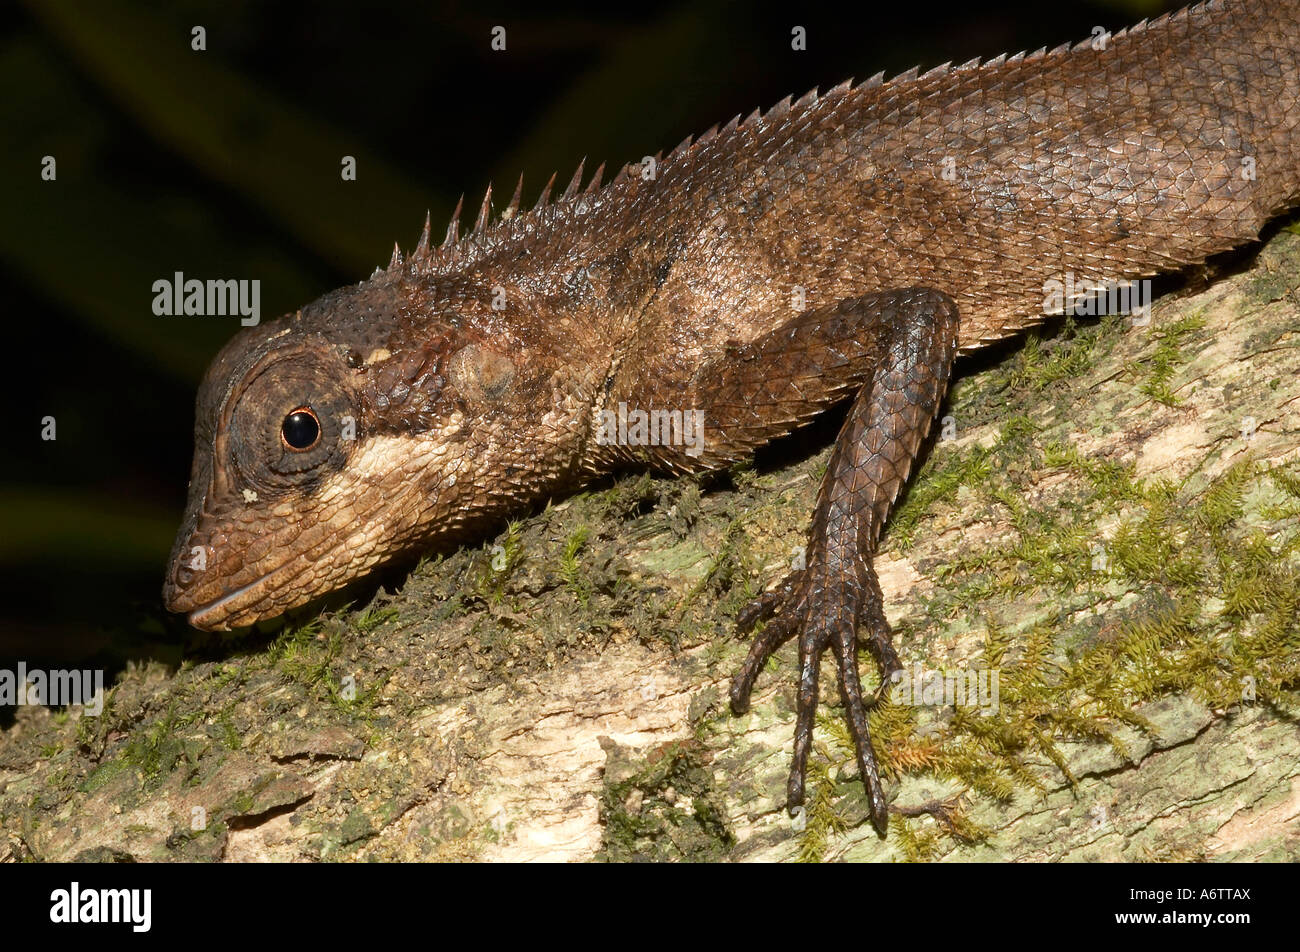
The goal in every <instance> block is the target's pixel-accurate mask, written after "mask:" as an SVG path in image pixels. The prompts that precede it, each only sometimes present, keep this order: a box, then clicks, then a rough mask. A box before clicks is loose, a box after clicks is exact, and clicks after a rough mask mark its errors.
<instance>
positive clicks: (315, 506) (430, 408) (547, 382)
mask: <svg viewBox="0 0 1300 952" xmlns="http://www.w3.org/2000/svg"><path fill="white" fill-rule="evenodd" d="M431 301H433V302H435V303H434V304H432V305H431V304H430V302H431ZM417 314H418V315H419V316H416V315H417ZM430 315H433V316H430ZM510 323H511V322H510V316H509V314H504V315H503V314H500V313H497V312H495V311H493V310H492V309H491V306H490V304H488V303H487V302H485V301H483V300H480V297H479V293H478V292H475V291H472V290H470V289H467V288H463V287H456V286H453V285H448V286H446V287H440V288H431V287H429V286H427V285H424V286H413V284H412V283H411V282H409V281H405V280H402V279H400V277H395V276H392V275H389V274H387V273H385V274H382V275H380V276H377V277H376V278H374V279H372V281H370V282H366V283H363V284H361V285H358V286H356V287H353V288H348V289H344V290H342V291H337V292H334V293H333V294H329V295H326V296H325V297H324V298H321V299H320V300H318V301H316V302H314V303H313V304H311V305H308V306H307V307H305V308H303V309H302V310H301V311H299V312H298V313H296V314H294V315H291V316H286V317H282V318H279V319H278V320H276V321H273V322H271V323H269V324H267V325H265V326H264V327H261V328H249V329H247V330H245V331H242V332H241V333H240V334H238V335H236V337H235V338H233V339H232V340H231V341H230V343H228V344H227V345H226V347H225V348H224V349H223V350H222V351H221V352H220V353H219V354H218V356H217V357H216V359H215V360H214V361H213V362H212V365H211V366H210V367H209V369H208V371H207V373H206V375H205V376H204V379H203V382H202V384H201V385H200V388H199V393H198V398H197V402H196V423H195V448H194V461H193V465H192V469H191V474H190V485H189V497H188V502H187V506H186V511H185V516H184V519H183V521H182V524H181V527H180V531H179V533H178V534H177V537H176V542H175V544H174V545H173V548H172V553H171V557H170V560H169V567H168V571H167V577H166V580H165V583H164V586H163V598H164V601H165V602H166V604H167V607H168V608H169V609H170V610H171V611H174V612H184V613H187V614H188V617H189V621H190V623H191V624H192V625H194V626H195V627H197V628H201V629H207V630H213V629H228V628H233V627H238V626H242V625H248V624H251V623H253V622H255V621H258V620H260V619H263V618H270V617H274V616H277V615H280V614H282V613H284V612H285V611H287V610H288V609H290V608H294V607H296V606H298V605H301V604H304V603H306V602H308V601H311V600H313V599H315V598H317V597H319V596H321V595H324V594H326V593H328V592H331V591H333V590H335V589H338V588H340V587H342V586H343V585H345V584H347V583H348V582H350V581H352V580H353V579H355V578H358V577H359V576H362V575H364V574H366V573H367V572H369V571H370V570H371V569H372V568H373V567H375V566H376V565H377V564H379V563H381V562H384V561H387V560H389V559H391V558H393V557H396V556H398V555H402V554H405V553H408V552H410V551H412V550H413V549H418V548H427V547H429V546H430V545H432V544H435V543H438V542H441V541H444V540H452V539H455V538H460V537H463V536H464V535H466V534H467V533H469V532H471V531H481V529H482V527H483V525H484V523H490V522H491V521H493V520H494V519H495V518H497V517H498V516H499V515H500V514H501V513H502V512H504V511H505V509H506V508H507V506H508V503H510V502H514V503H517V502H518V501H519V500H520V498H521V496H522V495H524V494H525V493H526V492H527V490H529V489H531V488H535V487H536V485H538V484H539V483H540V482H544V481H545V479H546V477H547V476H548V475H550V476H552V477H554V476H555V475H556V474H558V473H560V472H561V471H563V470H565V469H566V468H567V467H568V466H569V465H570V464H571V459H570V455H571V452H572V450H571V447H572V446H574V445H576V441H577V440H578V439H579V438H580V437H579V430H580V429H581V421H582V419H583V414H582V410H581V407H580V406H579V405H578V404H579V403H580V402H581V401H578V400H575V399H574V398H573V394H572V393H571V392H570V384H571V383H572V381H571V379H570V378H569V377H568V376H567V375H565V374H559V373H556V366H555V364H554V362H553V360H551V359H549V358H550V357H551V356H553V354H550V353H549V352H548V348H547V347H546V346H545V345H544V344H542V345H540V346H539V342H538V341H536V340H532V341H523V340H519V339H517V338H512V336H511V334H510V332H509V331H508V327H509V326H510Z"/></svg>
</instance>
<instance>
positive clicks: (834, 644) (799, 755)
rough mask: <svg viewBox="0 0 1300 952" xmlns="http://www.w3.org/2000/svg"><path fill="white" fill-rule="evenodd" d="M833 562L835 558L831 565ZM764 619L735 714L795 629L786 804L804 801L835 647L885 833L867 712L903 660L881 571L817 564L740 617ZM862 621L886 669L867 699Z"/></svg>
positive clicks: (739, 682)
mask: <svg viewBox="0 0 1300 952" xmlns="http://www.w3.org/2000/svg"><path fill="white" fill-rule="evenodd" d="M828 562H836V563H837V564H836V565H835V566H832V565H830V564H827V563H828ZM760 621H767V625H766V626H765V627H764V628H763V629H762V630H761V631H760V632H759V633H758V634H757V635H756V636H755V638H754V641H753V644H752V645H751V646H750V649H749V655H748V656H747V657H746V658H745V662H744V664H743V665H741V668H740V670H739V671H738V672H737V673H736V676H735V678H733V679H732V683H731V708H732V710H733V711H734V712H735V713H737V714H743V713H745V711H747V710H748V709H749V698H750V693H751V691H752V690H753V687H754V682H755V680H756V679H757V678H758V675H759V672H760V671H762V669H763V665H764V664H766V662H767V659H768V658H769V657H770V656H771V655H772V653H773V652H774V651H776V650H777V649H778V648H780V647H781V646H782V645H784V644H785V643H786V642H787V641H789V640H791V639H792V638H794V637H795V636H796V635H797V636H798V638H799V689H798V704H797V715H796V723H795V740H794V758H793V763H792V764H791V767H790V778H789V781H788V783H787V785H786V794H787V799H786V803H787V807H788V808H789V809H790V810H792V811H793V810H794V809H795V808H796V807H798V806H799V805H800V804H802V803H803V802H804V778H805V773H806V770H807V766H808V752H809V750H810V749H811V747H812V733H813V723H814V720H815V716H816V713H817V699H818V687H819V682H818V675H819V673H820V669H821V658H822V654H823V652H825V650H826V649H827V648H830V649H831V651H832V652H833V653H834V655H835V660H836V663H837V665H838V668H839V687H840V698H841V700H842V701H843V704H844V714H845V720H846V722H847V724H848V728H849V734H850V736H851V737H852V738H853V746H854V748H855V752H856V754H857V760H858V770H859V773H860V775H861V777H862V782H863V785H864V786H865V788H866V791H867V799H868V801H869V802H870V806H871V821H872V824H873V825H874V826H875V828H876V830H877V832H879V833H880V835H881V836H883V835H884V834H885V830H886V828H887V824H888V810H889V808H888V804H887V802H886V800H885V794H884V789H883V787H882V785H881V782H880V775H879V770H878V768H877V765H876V755H875V751H874V749H873V748H872V746H871V734H870V732H869V731H868V729H867V710H868V709H869V708H870V707H872V706H873V705H874V704H875V703H877V702H878V701H879V699H880V698H881V697H883V694H884V692H885V691H886V690H887V689H888V686H889V684H890V681H891V677H892V675H893V673H894V672H896V671H900V670H901V666H900V665H899V661H898V655H897V653H896V652H895V651H894V646H893V639H892V635H891V633H890V629H889V623H888V622H887V621H886V620H885V615H884V611H883V609H882V600H881V596H880V587H879V585H878V584H877V583H876V578H875V573H874V572H873V571H872V570H871V568H870V565H869V564H868V563H867V562H866V560H865V559H863V558H861V557H860V556H855V557H852V558H849V559H846V560H825V559H824V560H822V561H821V562H820V563H818V562H814V563H812V564H810V565H809V567H808V568H807V569H802V570H797V571H794V572H791V573H790V574H789V575H788V576H786V578H785V579H784V580H783V581H782V582H781V583H780V584H779V585H778V586H777V587H776V588H775V589H773V590H772V591H770V592H766V593H764V594H763V595H762V596H760V597H759V598H758V599H756V600H755V601H753V602H751V603H750V604H749V605H748V606H746V607H745V608H744V609H743V610H742V611H741V612H740V614H739V615H738V616H737V627H738V629H739V630H740V631H741V632H742V633H747V632H749V631H752V630H753V628H754V627H755V626H756V625H757V624H758V623H759V622H760ZM859 627H861V628H862V629H863V630H864V632H865V633H866V634H867V636H868V637H867V646H868V647H869V648H870V649H871V651H872V654H873V655H874V656H875V658H876V662H877V665H878V667H879V669H880V674H881V685H880V689H879V690H878V691H877V692H876V693H875V694H874V695H872V696H866V697H864V696H863V693H862V681H861V678H860V676H859V672H858V634H857V632H858V628H859Z"/></svg>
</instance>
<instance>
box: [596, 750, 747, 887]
mask: <svg viewBox="0 0 1300 952" xmlns="http://www.w3.org/2000/svg"><path fill="white" fill-rule="evenodd" d="M606 755H607V760H606V765H605V783H604V789H603V792H602V794H601V801H600V820H601V824H602V826H603V827H604V835H603V841H602V846H601V851H600V853H599V854H597V857H596V858H597V859H598V860H601V861H605V862H623V861H627V860H637V859H651V860H667V859H673V860H689V861H707V860H714V859H719V858H721V857H722V856H724V855H725V854H726V853H727V851H728V850H730V848H731V847H732V846H733V845H734V844H735V836H734V834H733V833H732V832H731V829H730V826H729V825H728V823H727V818H726V811H725V809H724V808H723V804H722V801H721V799H720V798H719V797H718V795H717V792H716V790H715V788H714V782H713V772H712V771H711V770H710V769H709V767H708V763H709V758H710V755H709V752H708V750H707V748H706V747H705V746H704V745H703V744H701V743H700V742H698V741H696V740H687V741H680V742H675V743H671V744H663V745H661V746H659V747H656V748H654V749H653V750H651V751H650V753H649V754H648V755H647V756H646V757H645V758H644V759H642V760H635V759H632V758H630V757H629V756H628V755H627V753H626V752H625V751H624V750H623V749H621V748H619V747H617V746H616V745H613V744H612V742H611V743H609V744H607V745H606Z"/></svg>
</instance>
